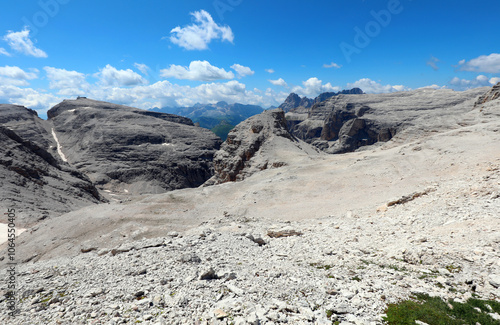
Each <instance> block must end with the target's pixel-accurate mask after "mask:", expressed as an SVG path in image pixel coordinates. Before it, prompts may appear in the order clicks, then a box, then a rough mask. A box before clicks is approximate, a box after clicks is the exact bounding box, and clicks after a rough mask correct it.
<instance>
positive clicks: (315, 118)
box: [286, 89, 495, 153]
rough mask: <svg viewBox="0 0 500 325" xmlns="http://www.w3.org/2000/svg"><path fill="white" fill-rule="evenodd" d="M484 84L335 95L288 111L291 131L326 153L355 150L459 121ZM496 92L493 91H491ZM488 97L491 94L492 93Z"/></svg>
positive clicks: (457, 124)
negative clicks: (463, 89) (461, 89)
mask: <svg viewBox="0 0 500 325" xmlns="http://www.w3.org/2000/svg"><path fill="white" fill-rule="evenodd" d="M483 92H484V89H473V90H470V91H466V92H455V91H452V90H434V89H418V90H415V91H408V92H398V93H392V94H363V95H361V94H359V95H356V96H353V95H338V96H335V97H331V98H330V99H328V100H326V101H323V102H320V103H317V104H315V105H313V106H312V107H310V108H308V109H304V108H298V109H294V110H292V111H291V112H288V113H287V114H286V118H287V121H288V126H289V128H290V132H291V133H292V134H293V135H294V136H296V137H297V138H299V139H302V140H304V141H305V142H307V143H310V144H312V145H314V146H316V147H318V148H319V149H321V150H324V151H325V152H328V153H345V152H351V151H355V150H357V149H359V148H361V147H363V146H367V145H372V144H375V143H377V142H387V141H389V140H391V139H392V138H393V137H395V136H396V135H400V137H399V140H400V141H409V140H411V139H413V138H415V137H418V136H421V135H423V134H425V133H431V132H436V131H437V132H439V131H443V130H446V129H453V128H456V127H459V126H460V122H461V119H463V115H462V114H461V113H466V112H469V111H471V110H473V108H474V101H475V99H476V98H477V97H478V96H479V95H480V94H481V93H483ZM493 96H495V95H493ZM490 97H491V96H490Z"/></svg>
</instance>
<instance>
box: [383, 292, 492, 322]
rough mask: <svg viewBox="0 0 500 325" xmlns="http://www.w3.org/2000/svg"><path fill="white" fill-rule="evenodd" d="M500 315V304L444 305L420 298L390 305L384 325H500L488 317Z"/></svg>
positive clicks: (472, 301)
mask: <svg viewBox="0 0 500 325" xmlns="http://www.w3.org/2000/svg"><path fill="white" fill-rule="evenodd" d="M495 312H496V313H499V314H500V302H497V301H493V300H480V299H474V298H471V299H469V300H467V302H466V303H459V302H455V301H453V300H451V299H450V300H449V301H448V302H445V301H443V300H442V299H441V298H439V297H430V296H428V295H426V294H418V295H416V296H415V297H412V298H411V299H409V300H405V301H401V302H400V303H398V304H389V305H388V306H387V309H386V311H385V313H386V315H387V316H385V317H384V323H385V324H388V325H410V324H411V325H414V324H415V321H416V320H419V321H421V322H424V323H427V324H429V325H464V324H467V325H469V324H470V325H476V324H477V323H479V324H481V325H500V321H498V320H495V319H493V318H492V317H491V316H490V315H489V313H495Z"/></svg>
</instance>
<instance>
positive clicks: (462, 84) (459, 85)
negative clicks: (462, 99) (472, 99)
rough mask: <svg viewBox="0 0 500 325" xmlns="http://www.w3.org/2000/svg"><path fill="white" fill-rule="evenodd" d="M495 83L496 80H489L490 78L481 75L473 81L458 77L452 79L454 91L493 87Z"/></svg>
mask: <svg viewBox="0 0 500 325" xmlns="http://www.w3.org/2000/svg"><path fill="white" fill-rule="evenodd" d="M492 81H493V82H494V81H495V80H494V78H491V79H488V77H486V76H484V75H479V76H477V77H476V78H474V79H472V80H468V79H460V78H458V77H455V78H453V79H451V81H450V85H451V87H450V88H452V89H454V90H458V91H462V90H467V89H472V88H478V87H486V86H491V85H492V84H493V83H492Z"/></svg>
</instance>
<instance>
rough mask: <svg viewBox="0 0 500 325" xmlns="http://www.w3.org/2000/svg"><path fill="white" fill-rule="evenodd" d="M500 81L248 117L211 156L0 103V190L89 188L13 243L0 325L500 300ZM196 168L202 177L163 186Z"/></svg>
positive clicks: (203, 143)
mask: <svg viewBox="0 0 500 325" xmlns="http://www.w3.org/2000/svg"><path fill="white" fill-rule="evenodd" d="M498 86H500V85H497V86H495V87H493V88H480V89H475V90H470V91H466V92H454V91H451V90H434V89H419V90H415V91H410V92H398V93H392V94H380V95H368V94H347V95H346V94H340V95H336V96H334V97H331V98H329V99H326V100H325V101H322V102H319V103H316V104H313V105H312V106H310V107H308V108H306V107H301V108H300V107H299V108H294V109H290V111H289V112H284V111H283V110H281V109H277V110H271V111H266V112H263V113H262V114H259V115H256V116H253V117H251V118H249V119H247V120H245V121H244V122H242V123H240V124H239V125H238V126H236V127H235V128H234V129H233V130H232V131H231V132H230V133H229V135H228V140H227V141H226V142H224V143H223V144H222V145H221V144H220V142H219V140H218V139H217V138H216V137H214V136H213V135H212V134H208V133H205V131H206V130H202V129H200V128H197V127H195V126H193V125H192V124H191V123H190V121H189V120H185V119H182V118H179V117H174V116H170V115H155V114H159V113H151V112H146V111H140V110H137V109H134V108H128V107H123V106H120V107H118V106H117V105H114V104H109V103H102V102H96V101H91V100H88V99H83V98H80V99H78V100H76V101H65V102H63V103H61V104H59V105H57V106H56V107H54V108H53V109H52V110H51V111H49V114H48V115H49V120H48V121H46V122H44V121H42V120H39V119H38V118H36V116H35V115H34V113H33V112H32V111H29V110H27V109H25V108H22V109H21V108H18V107H16V108H13V107H9V108H8V110H5V111H6V112H7V111H11V110H13V109H16V110H17V109H19V110H20V112H21V111H22V112H23V114H21V115H22V116H23V118H22V119H21V118H20V119H19V120H15V119H14V116H17V114H13V115H12V114H11V116H10V117H9V115H7V114H5V113H4V114H0V117H1V116H4V117H1V118H2V119H3V120H2V121H4V122H3V123H2V127H1V128H0V135H1V136H2V142H3V143H5V145H6V146H7V148H10V149H8V150H10V152H11V154H10V156H9V157H10V162H2V165H1V166H2V175H10V176H8V177H10V178H8V179H9V181H11V180H12V181H11V182H14V181H15V180H16V179H15V178H14V177H13V176H12V175H14V176H16V177H17V179H21V177H23V178H26V180H24V181H25V182H28V181H29V182H31V183H33V184H37V182H38V180H42V181H45V182H46V183H47V184H46V185H43V189H44V190H46V191H48V190H49V189H52V187H50V186H52V185H51V184H52V183H50V182H49V180H50V179H54V182H55V180H57V182H58V183H57V186H55V185H54V186H53V187H54V188H57V189H59V188H60V187H61V186H63V185H64V186H71V188H79V189H81V187H78V186H76V185H75V184H87V185H89V186H90V187H88V188H87V190H90V192H89V191H87V192H84V193H88V194H85V195H87V196H84V195H83V194H82V195H83V197H87V201H88V202H87V203H85V204H84V205H85V206H82V207H80V206H77V204H73V205H68V206H67V208H66V209H67V210H68V212H67V213H61V214H53V216H52V217H51V218H47V219H46V220H43V221H39V222H37V223H36V225H29V226H28V229H27V230H26V231H25V232H24V233H22V234H21V235H20V236H19V237H18V238H17V240H16V247H17V251H16V260H17V265H16V272H17V273H16V274H17V288H16V291H15V293H16V306H17V308H18V311H19V314H18V315H17V316H16V317H15V318H12V317H10V316H9V315H8V314H7V298H6V295H7V294H8V290H7V284H8V280H7V277H3V278H0V290H1V292H0V323H2V324H3V323H5V324H136V323H141V324H203V325H208V324H215V325H219V324H221V325H222V324H238V325H243V324H262V325H274V324H325V325H326V324H344V325H352V324H369V325H372V324H382V323H383V317H384V315H385V312H386V308H387V306H388V305H389V304H393V303H397V302H399V301H401V300H403V299H408V298H409V297H410V296H412V295H414V294H416V293H426V294H429V295H431V296H433V297H441V298H443V299H452V300H455V301H461V302H464V301H466V300H467V299H469V298H471V297H479V298H481V299H491V300H496V301H500V213H499V212H500V146H499V143H500V99H499V96H497V95H496V94H497V92H498ZM5 108H6V107H5V106H1V107H0V109H5ZM2 111H3V110H0V113H2ZM21 115H20V116H21ZM5 116H8V118H7V117H5ZM23 123H24V124H26V125H28V123H29V125H31V126H30V128H26V127H23V126H22V124H23ZM16 124H19V126H16ZM34 127H38V128H41V130H45V131H43V132H40V134H44V135H43V136H40V137H36V136H30V134H29V130H26V129H33V128H34ZM52 129H53V132H54V133H55V135H56V136H53V135H52ZM125 131H126V132H125ZM155 131H157V133H155ZM206 132H209V131H206ZM174 135H175V136H174ZM165 143H166V144H169V143H172V144H174V145H175V146H173V148H170V147H171V146H164V145H163V144H165ZM190 146H192V147H193V148H191V147H190ZM174 148H184V149H183V150H182V151H181V153H179V154H178V155H177V156H175V155H174V154H173V153H170V151H165V152H168V153H169V154H162V152H161V151H160V150H171V149H172V150H173V149H174ZM194 148H196V149H197V151H196V152H197V154H195V153H194V152H193V150H194ZM60 152H62V153H63V154H64V155H60ZM200 152H201V153H202V154H200ZM329 153H338V154H335V155H332V154H329ZM340 153H342V154H340ZM144 155H145V157H144ZM5 157H7V155H5V156H4V158H3V160H6V158H5ZM63 157H64V159H63ZM139 157H141V159H142V162H141V161H140V159H139ZM125 158H127V159H125ZM26 159H29V160H28V161H29V162H26ZM170 159H171V160H170ZM21 160H22V161H24V162H23V163H21V162H20V161H21ZM174 162H175V164H177V165H175V166H176V167H177V166H184V167H182V168H178V169H175V168H174V167H172V166H174ZM35 163H36V166H43V168H44V169H40V170H38V169H36V170H35V169H33V166H34V164H35ZM183 164H184V165H183ZM193 164H194V165H195V166H198V167H197V168H198V169H197V170H199V172H196V173H195V175H199V176H200V177H199V178H198V177H194V178H192V176H190V177H191V178H190V177H187V176H186V174H182V173H181V175H183V178H182V181H180V180H177V179H175V175H178V174H176V173H179V170H180V171H183V170H191V169H189V168H190V166H193ZM205 164H206V165H205ZM10 166H19V168H18V169H16V168H10ZM58 166H59V167H58ZM141 166H142V169H141ZM9 168H10V169H9ZM149 168H151V170H152V172H151V175H153V176H155V177H153V176H151V178H148V177H149V171H148V170H149ZM162 169H167V170H170V173H171V175H172V176H167V177H166V176H165V175H164V174H162V173H161V170H162ZM18 171H22V173H23V174H25V175H22V174H19V173H18ZM67 171H70V172H69V175H72V176H73V177H75V179H70V178H69V176H67V174H66V173H68V172H67ZM113 171H119V172H116V173H113ZM134 171H136V172H134ZM139 171H141V173H139ZM205 171H206V172H205ZM35 172H36V173H38V174H36V173H35ZM198 173H199V174H198ZM16 174H17V175H19V176H17V175H16ZM37 175H38V176H37ZM75 175H77V176H78V177H77V176H75ZM137 175H145V176H140V177H141V178H136V177H138V176H137ZM156 176H157V178H156ZM201 176H203V177H201ZM37 177H38V178H37ZM169 177H174V181H172V178H169ZM6 179H7V178H6ZM202 179H204V180H203V181H202ZM31 183H29V184H31ZM145 183H147V184H148V185H144V184H145ZM166 183H168V184H169V185H165V184H166ZM12 184H13V185H12V186H11V188H10V190H9V191H5V189H4V191H5V192H4V193H7V194H9V195H13V194H11V193H14V194H16V195H17V197H18V198H22V197H23V195H28V192H30V191H32V188H35V187H34V186H35V185H31V186H32V188H30V187H29V186H28V185H27V188H26V189H23V190H21V189H19V191H25V192H21V193H15V183H12ZM27 184H28V183H27ZM61 184H63V185H61ZM66 184H71V185H66ZM172 184H173V185H172ZM40 186H41V185H40ZM181 187H182V188H181ZM94 188H95V189H96V190H97V194H98V195H102V196H105V197H107V198H109V199H110V200H108V201H107V202H102V201H103V200H101V201H99V200H100V199H99V197H98V196H92V195H91V194H90V193H93V189H94ZM160 188H161V189H162V190H160ZM125 190H127V191H128V192H127V191H125ZM167 190H169V191H168V192H167ZM105 191H109V192H105ZM135 191H137V192H135ZM155 191H157V192H158V193H156V194H155ZM25 193H26V194H25ZM30 193H31V192H30ZM37 193H38V192H36V193H35V194H29V195H32V196H33V197H34V196H36V195H38V194H37ZM40 193H41V192H40ZM47 193H48V192H47ZM65 193H73V194H71V195H74V192H71V191H70V190H69V189H66V190H65ZM136 193H138V194H141V195H138V194H136ZM111 194H113V195H111ZM40 195H41V194H40ZM67 196H69V194H67ZM27 197H28V198H29V197H30V196H27ZM42 198H43V197H42ZM45 198H46V199H45V201H47V203H46V204H47V205H48V204H51V202H54V199H53V196H52V194H50V193H48V194H46V196H45ZM113 198H114V199H113ZM92 200H94V201H95V202H93V201H92ZM98 202H101V203H99V204H98ZM22 203H23V202H22V200H20V202H18V204H22ZM5 204H8V202H4V201H2V206H3V205H5ZM37 204H41V203H37ZM33 207H34V209H38V206H37V205H36V204H35V205H33ZM5 208H7V207H5ZM1 248H2V249H3V252H2V256H3V257H4V258H2V257H0V259H1V260H0V269H1V270H2V272H6V271H7V268H8V267H9V266H8V264H7V263H8V260H7V259H6V258H5V256H7V255H6V248H7V246H6V244H3V245H2V246H1ZM489 314H490V316H491V317H492V318H493V319H495V320H498V321H499V323H500V315H498V314H497V313H494V312H491V313H489Z"/></svg>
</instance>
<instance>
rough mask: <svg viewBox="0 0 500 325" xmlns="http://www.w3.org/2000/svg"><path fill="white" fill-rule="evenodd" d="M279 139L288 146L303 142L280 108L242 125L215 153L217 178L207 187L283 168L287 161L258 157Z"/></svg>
mask: <svg viewBox="0 0 500 325" xmlns="http://www.w3.org/2000/svg"><path fill="white" fill-rule="evenodd" d="M276 139H280V140H285V146H287V145H291V146H295V147H296V146H297V145H298V143H299V141H298V140H297V139H296V138H295V137H294V136H293V135H291V134H290V132H289V131H288V127H287V124H286V119H285V113H284V112H283V110H281V109H279V108H278V109H275V110H270V111H265V112H263V113H261V114H259V115H255V116H253V117H251V118H249V119H247V120H245V121H243V122H242V123H240V124H238V125H237V126H236V127H235V128H234V129H233V130H232V131H231V132H230V133H229V135H228V138H227V140H226V141H225V142H224V143H223V144H222V147H221V149H220V150H219V151H218V152H217V153H216V154H215V158H214V168H215V175H214V177H213V178H212V179H211V180H210V181H209V182H207V185H211V184H218V183H225V182H233V181H237V180H242V179H244V178H246V177H248V176H250V175H251V174H253V172H255V171H257V170H263V169H267V168H269V167H279V166H280V164H283V163H284V162H281V161H272V160H273V157H272V155H265V157H264V156H262V157H260V156H259V155H258V153H259V152H262V149H263V147H264V146H267V147H272V146H274V145H276V143H275V142H276V141H275V140H276Z"/></svg>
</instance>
